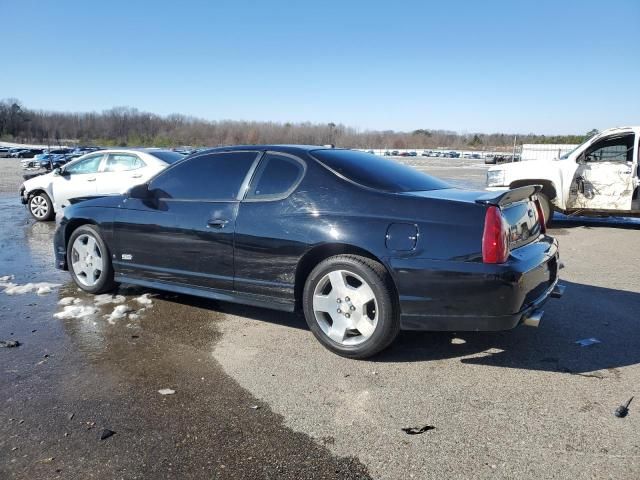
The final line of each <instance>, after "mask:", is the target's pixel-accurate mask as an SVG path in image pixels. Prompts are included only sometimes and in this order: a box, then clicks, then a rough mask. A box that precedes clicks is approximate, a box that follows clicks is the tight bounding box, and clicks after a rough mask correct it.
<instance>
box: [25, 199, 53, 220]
mask: <svg viewBox="0 0 640 480" xmlns="http://www.w3.org/2000/svg"><path fill="white" fill-rule="evenodd" d="M29 208H30V209H31V213H32V214H33V216H34V217H36V218H45V217H46V216H47V214H48V213H49V204H48V203H47V199H46V198H44V197H43V196H42V195H36V196H34V197H33V198H31V202H30V203H29Z"/></svg>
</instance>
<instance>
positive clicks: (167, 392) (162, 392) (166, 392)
mask: <svg viewBox="0 0 640 480" xmlns="http://www.w3.org/2000/svg"><path fill="white" fill-rule="evenodd" d="M158 393H159V394H160V395H173V394H174V393H176V391H175V390H171V389H170V388H161V389H160V390H158Z"/></svg>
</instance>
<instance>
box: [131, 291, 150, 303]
mask: <svg viewBox="0 0 640 480" xmlns="http://www.w3.org/2000/svg"><path fill="white" fill-rule="evenodd" d="M149 295H151V294H150V293H145V294H144V295H140V296H139V297H137V298H136V299H135V301H136V302H138V303H139V304H140V305H151V304H153V302H152V301H151V299H150V298H149Z"/></svg>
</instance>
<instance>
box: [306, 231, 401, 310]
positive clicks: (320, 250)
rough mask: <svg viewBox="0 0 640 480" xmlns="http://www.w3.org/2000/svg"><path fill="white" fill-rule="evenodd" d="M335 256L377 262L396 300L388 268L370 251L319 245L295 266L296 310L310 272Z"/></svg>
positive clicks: (346, 245) (395, 292)
mask: <svg viewBox="0 0 640 480" xmlns="http://www.w3.org/2000/svg"><path fill="white" fill-rule="evenodd" d="M336 255H359V256H361V257H365V258H369V259H371V260H374V261H376V262H378V263H379V264H380V265H382V266H383V267H384V269H385V270H386V271H387V274H388V275H389V281H390V286H391V288H392V294H393V295H394V296H395V298H396V300H397V298H398V290H397V288H396V285H395V281H394V279H393V275H392V274H391V272H390V271H389V268H388V266H387V265H386V264H385V263H384V262H383V261H382V259H381V258H379V257H377V256H376V255H374V254H373V253H371V252H370V251H368V250H365V249H364V248H361V247H357V246H355V245H350V244H347V243H323V244H320V245H316V246H315V247H313V248H311V249H310V250H309V251H308V252H306V253H305V254H304V255H303V256H302V257H301V258H300V260H299V261H298V264H297V266H296V273H295V284H294V285H295V287H294V296H295V304H296V309H297V310H298V309H301V308H302V292H303V291H304V285H305V283H306V281H307V278H308V277H309V274H310V273H311V271H312V270H313V269H314V268H315V267H316V265H318V264H319V263H320V262H322V261H323V260H326V259H327V258H329V257H333V256H336Z"/></svg>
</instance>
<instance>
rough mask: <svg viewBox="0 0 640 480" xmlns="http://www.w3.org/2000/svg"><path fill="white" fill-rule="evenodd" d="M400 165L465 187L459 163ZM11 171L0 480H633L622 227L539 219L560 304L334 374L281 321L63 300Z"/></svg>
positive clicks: (3, 173)
mask: <svg viewBox="0 0 640 480" xmlns="http://www.w3.org/2000/svg"><path fill="white" fill-rule="evenodd" d="M409 161H410V162H411V163H412V164H414V165H415V166H416V167H418V168H420V169H421V170H424V171H427V172H430V173H433V174H435V175H437V176H440V177H442V178H444V179H446V180H448V181H450V182H452V183H453V184H455V185H457V186H464V187H468V188H482V186H483V181H484V174H485V171H486V167H485V166H484V164H482V163H481V162H478V161H477V160H459V161H452V160H451V159H424V160H423V159H410V160H409ZM16 165H17V164H16V163H15V161H12V160H5V159H0V226H1V227H0V282H4V284H5V285H7V284H11V285H15V286H14V287H2V288H5V290H4V292H0V341H11V340H13V341H19V342H20V343H21V345H20V346H18V347H13V348H0V478H3V479H4V478H64V479H69V478H72V479H74V478H78V479H85V478H101V479H102V478H127V479H128V478H273V479H279V478H381V479H405V478H420V479H422V478H425V479H430V478H434V479H436V478H437V479H440V478H461V479H462V478H465V479H466V478H575V479H582V478H616V479H633V478H639V477H640V461H639V458H640V438H639V434H638V432H640V428H639V427H640V406H639V405H640V403H638V404H636V403H634V402H636V401H638V402H640V398H638V399H637V400H636V401H634V402H632V403H631V404H630V407H629V408H630V413H629V415H628V416H627V417H626V418H617V417H616V416H614V410H615V409H616V408H617V407H618V406H619V405H620V404H621V403H623V402H626V401H627V400H628V399H629V398H630V397H631V396H633V395H640V391H638V388H639V387H638V385H640V381H639V380H640V367H639V366H638V364H639V362H640V329H639V328H638V324H639V320H638V318H639V316H638V312H639V311H640V274H639V272H640V268H639V267H638V265H640V223H639V222H637V221H632V220H615V221H611V220H586V219H568V218H561V219H560V220H559V221H556V222H554V224H553V225H552V228H551V229H550V232H549V233H550V234H551V235H554V236H556V237H557V238H558V239H559V241H560V249H561V257H562V259H563V261H564V263H565V264H566V268H565V269H564V270H562V271H561V276H562V282H563V283H564V284H565V285H566V286H567V290H566V294H565V296H564V297H563V298H562V299H559V300H550V301H549V302H548V303H547V304H546V306H545V311H546V314H545V317H544V319H543V321H542V323H541V325H540V327H539V328H537V329H536V328H530V327H519V328H517V329H515V330H512V331H508V332H498V333H415V332H413V333H408V332H407V333H402V334H401V336H400V337H399V339H398V341H397V342H396V343H395V344H394V345H393V346H392V347H391V348H390V349H389V350H387V351H385V352H384V353H383V354H381V355H379V356H377V357H375V358H374V359H372V360H368V361H353V360H347V359H344V358H341V357H337V356H335V355H333V354H331V353H329V352H328V351H326V350H325V349H323V348H322V347H321V346H320V344H318V343H317V342H316V340H315V339H314V338H313V336H312V335H311V333H310V332H309V331H308V329H307V327H306V324H305V322H304V319H303V318H302V317H301V316H299V315H295V314H287V313H282V312H273V311H268V310H262V309H257V308H250V307H244V306H239V305H233V304H229V303H222V302H213V301H205V300H201V299H197V298H194V297H188V296H181V295H170V294H164V293H161V292H157V291H150V290H144V289H139V288H133V287H127V286H123V287H122V288H121V290H120V291H119V292H116V296H110V297H101V298H100V299H96V298H95V297H92V296H89V295H85V294H83V293H81V292H80V291H79V290H78V289H77V288H76V287H75V286H74V285H73V284H72V282H71V280H70V278H69V276H68V274H67V273H66V272H60V271H57V270H55V269H54V268H53V262H52V246H51V238H52V233H53V228H54V226H53V225H52V224H50V223H45V224H43V223H35V222H33V221H32V220H31V219H30V217H29V216H28V214H27V212H26V210H25V209H24V207H23V206H22V205H20V203H19V201H18V198H17V189H18V187H19V173H20V172H19V169H17V166H16ZM3 276H13V278H9V279H7V278H5V279H4V280H3V279H2V278H1V277H3ZM28 283H32V284H33V285H31V286H25V285H27V284H28ZM7 288H13V291H12V292H13V293H14V294H12V295H9V294H7V291H8V290H7ZM9 291H11V290H9ZM25 291H26V292H25ZM23 292H24V293H23ZM38 292H39V293H40V294H38ZM145 294H148V295H145ZM61 301H62V302H63V303H65V304H66V305H61V304H60V303H59V302H61ZM149 302H150V303H149ZM589 338H593V339H595V340H596V341H597V342H598V343H594V344H592V345H589V346H580V345H579V344H577V343H576V342H577V341H579V340H583V339H589ZM165 389H168V390H169V391H173V392H174V393H169V392H167V391H165ZM160 390H162V391H163V393H169V394H164V395H163V394H161V393H160V392H159V391H160ZM426 426H430V427H434V428H430V429H425V431H424V432H423V433H419V434H414V435H410V434H408V433H406V432H405V431H403V430H402V429H403V428H416V429H421V428H422V427H426ZM109 431H113V432H115V434H113V435H111V436H108V435H109ZM104 436H107V438H105V439H103V440H101V439H100V438H101V437H104Z"/></svg>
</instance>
